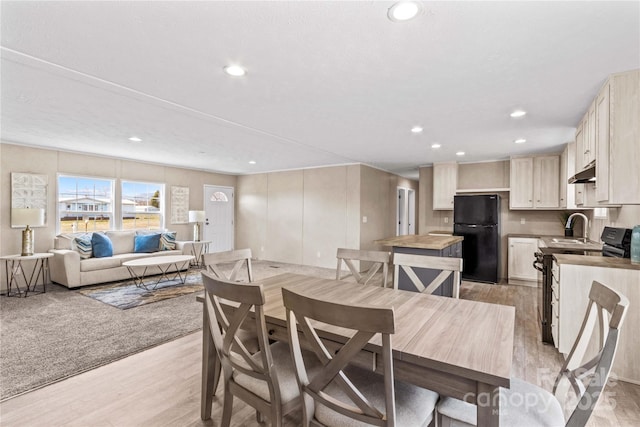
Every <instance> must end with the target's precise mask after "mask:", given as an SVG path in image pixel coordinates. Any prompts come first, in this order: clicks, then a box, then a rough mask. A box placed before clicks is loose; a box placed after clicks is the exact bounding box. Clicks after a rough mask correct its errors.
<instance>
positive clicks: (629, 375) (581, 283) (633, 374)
mask: <svg viewBox="0 0 640 427" xmlns="http://www.w3.org/2000/svg"><path fill="white" fill-rule="evenodd" d="M594 258H595V257H594ZM553 278H554V283H553V288H552V289H553V292H554V295H553V299H552V311H553V315H552V323H551V324H552V335H553V340H554V343H555V346H556V348H557V349H558V351H560V353H562V354H563V356H564V357H566V356H567V355H568V354H569V352H570V351H571V347H572V346H573V343H574V341H575V339H576V337H577V335H578V332H579V331H580V327H581V325H582V321H583V319H584V315H585V312H586V309H587V303H588V301H589V290H590V289H591V283H592V281H594V280H597V281H598V282H600V283H602V284H604V285H606V286H609V287H610V288H612V289H615V290H616V291H618V292H620V293H622V294H623V295H625V296H626V297H627V298H628V299H629V306H630V308H629V310H627V315H626V319H625V321H624V324H623V325H622V329H621V333H620V341H619V344H618V351H617V354H616V359H615V362H614V364H613V370H612V373H613V374H614V375H615V376H616V377H617V378H619V379H620V380H623V381H629V382H632V383H635V384H640V351H638V349H640V336H639V335H638V333H637V331H638V330H640V310H637V309H635V310H634V309H633V307H640V286H639V284H640V270H638V269H627V268H610V267H597V266H589V265H580V264H570V263H564V262H561V263H557V262H556V261H554V263H553ZM556 291H557V293H556ZM596 330H597V328H596ZM593 341H594V340H592V342H591V343H590V344H589V349H588V350H587V353H586V355H585V360H588V358H591V357H593V356H594V354H595V343H594V342H593Z"/></svg>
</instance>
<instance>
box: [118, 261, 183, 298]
mask: <svg viewBox="0 0 640 427" xmlns="http://www.w3.org/2000/svg"><path fill="white" fill-rule="evenodd" d="M193 259H194V256H193V255H167V256H155V257H147V258H138V259H134V260H131V261H125V262H123V263H122V265H124V266H125V267H127V270H129V274H130V275H131V278H132V279H133V281H134V283H135V284H136V286H137V287H139V288H144V289H146V290H148V289H149V288H147V285H145V284H144V279H145V278H146V277H147V276H150V275H152V274H158V273H153V271H154V270H155V269H156V268H157V269H158V270H160V274H161V276H160V278H159V279H158V280H157V281H156V282H155V283H154V284H153V288H152V289H155V288H156V287H157V286H158V284H159V283H160V282H162V281H163V279H164V280H165V281H169V280H175V279H176V277H179V278H180V281H181V282H182V284H184V281H185V279H186V278H187V276H186V274H185V276H184V277H182V274H181V273H180V270H183V269H184V268H185V266H187V269H188V266H189V264H190V263H191V261H192V260H193ZM171 267H175V269H176V274H175V275H174V276H173V277H172V278H171V279H169V277H168V276H167V273H168V272H169V270H171ZM140 270H142V272H141V273H140Z"/></svg>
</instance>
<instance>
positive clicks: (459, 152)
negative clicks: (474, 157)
mask: <svg viewBox="0 0 640 427" xmlns="http://www.w3.org/2000/svg"><path fill="white" fill-rule="evenodd" d="M456 156H464V151H458V152H457V153H456Z"/></svg>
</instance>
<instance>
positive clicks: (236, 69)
mask: <svg viewBox="0 0 640 427" xmlns="http://www.w3.org/2000/svg"><path fill="white" fill-rule="evenodd" d="M224 72H225V73H227V74H229V75H230V76H233V77H242V76H244V75H245V74H247V70H245V69H244V68H242V67H241V66H239V65H227V66H226V67H224Z"/></svg>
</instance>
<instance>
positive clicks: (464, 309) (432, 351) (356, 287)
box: [256, 273, 515, 388]
mask: <svg viewBox="0 0 640 427" xmlns="http://www.w3.org/2000/svg"><path fill="white" fill-rule="evenodd" d="M256 283H262V284H263V287H264V294H265V300H266V303H265V307H264V309H265V310H264V311H265V317H266V319H267V323H271V324H274V325H280V326H286V311H285V307H284V304H283V301H282V293H281V290H280V289H281V288H283V287H285V288H288V289H291V290H293V291H294V292H297V293H301V294H303V295H306V296H309V297H315V298H318V299H325V300H329V301H333V302H338V303H340V304H344V305H345V306H347V307H345V309H347V310H348V306H353V305H366V306H382V307H393V309H394V313H395V322H396V324H395V326H396V327H395V333H394V334H393V337H392V343H393V353H394V359H396V360H400V361H403V362H407V363H409V364H411V365H416V366H417V367H425V368H430V369H434V370H437V371H440V372H443V373H445V374H452V375H457V376H460V377H464V378H467V379H469V380H473V381H478V382H481V383H484V384H488V385H492V386H500V387H507V388H508V387H509V385H510V381H509V378H510V377H511V365H512V360H513V340H514V327H515V308H514V307H511V306H504V305H498V304H489V303H483V302H477V301H469V300H460V299H453V298H446V297H439V296H433V295H427V294H421V293H417V292H409V291H402V290H394V289H389V288H380V287H375V286H367V285H360V284H357V283H353V282H348V281H340V280H333V279H323V278H318V277H310V276H304V275H300V274H293V273H285V274H281V275H278V276H273V277H270V278H267V279H264V280H261V281H258V282H256ZM325 332H326V333H327V336H329V337H331V336H333V337H334V338H335V339H337V340H341V339H342V340H344V339H345V336H346V337H348V336H349V332H347V331H346V330H340V329H339V328H335V327H329V326H328V325H327V329H326V331H325ZM379 346H380V337H379V336H378V337H376V338H374V339H372V341H370V343H369V346H368V349H371V350H372V351H373V352H376V349H377V348H379Z"/></svg>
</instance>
